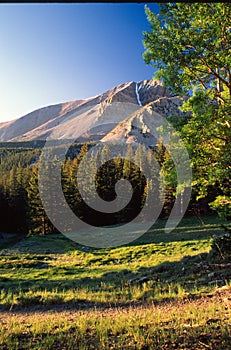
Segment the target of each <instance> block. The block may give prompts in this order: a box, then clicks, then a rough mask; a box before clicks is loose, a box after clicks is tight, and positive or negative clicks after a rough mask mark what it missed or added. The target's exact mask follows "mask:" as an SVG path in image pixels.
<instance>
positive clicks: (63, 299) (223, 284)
mask: <svg viewBox="0 0 231 350" xmlns="http://www.w3.org/2000/svg"><path fill="white" fill-rule="evenodd" d="M205 223H206V225H205V226H203V227H201V226H200V223H199V222H198V221H197V220H195V219H190V218H186V219H184V220H182V222H181V224H180V226H179V227H178V228H177V229H176V230H175V231H174V232H172V233H171V234H168V235H167V234H165V233H164V229H163V228H164V224H165V222H164V221H160V222H159V223H158V225H156V227H155V228H154V229H152V230H150V231H149V232H148V233H147V234H145V235H144V236H143V237H141V238H140V239H139V240H137V241H136V242H133V243H132V244H131V245H130V246H125V247H120V248H114V249H100V250H94V249H88V248H87V247H80V246H78V245H77V244H75V243H73V242H71V241H69V240H67V239H66V238H65V237H63V236H62V235H51V236H47V237H45V238H42V237H30V238H27V239H25V240H23V241H21V242H18V243H17V244H15V245H12V244H11V245H10V246H8V247H7V248H6V247H5V248H4V249H2V250H1V252H0V265H1V276H0V287H1V296H0V311H1V314H0V323H1V330H0V349H4V350H7V349H73V350H74V349H207V348H208V349H231V345H230V344H231V334H230V328H231V327H230V326H231V315H230V301H231V297H230V294H231V293H230V291H231V287H230V281H231V264H230V263H229V261H222V260H221V259H220V258H219V256H218V255H214V254H213V252H211V241H212V238H211V236H212V235H214V234H216V235H220V234H223V233H224V232H223V231H222V229H221V227H220V224H221V222H220V221H219V219H217V218H214V217H211V218H205ZM77 248H78V249H77ZM88 250H89V251H88Z"/></svg>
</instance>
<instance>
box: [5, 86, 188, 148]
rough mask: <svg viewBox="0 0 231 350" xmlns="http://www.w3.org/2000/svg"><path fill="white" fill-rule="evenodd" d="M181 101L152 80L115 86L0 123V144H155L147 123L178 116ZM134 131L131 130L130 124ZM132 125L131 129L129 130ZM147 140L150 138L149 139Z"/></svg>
mask: <svg viewBox="0 0 231 350" xmlns="http://www.w3.org/2000/svg"><path fill="white" fill-rule="evenodd" d="M182 102H183V99H182V98H179V97H177V96H173V95H172V94H171V93H170V92H169V91H168V90H167V89H166V88H164V87H163V86H162V84H161V83H160V82H159V81H156V80H144V81H141V82H138V83H135V82H128V83H124V84H121V85H118V86H116V87H114V88H112V89H111V90H108V91H106V92H105V93H102V94H100V95H97V96H95V97H92V98H88V99H85V100H76V101H71V102H67V103H60V104H57V105H52V106H48V107H44V108H41V109H38V110H35V111H33V112H31V113H29V114H27V115H25V116H23V117H21V118H19V119H16V120H14V121H10V122H6V123H0V141H31V140H46V139H47V138H48V137H49V138H50V139H73V138H74V139H77V140H79V141H87V140H102V141H103V142H107V141H113V140H114V141H115V140H117V141H119V140H121V139H122V138H123V139H124V138H125V139H126V142H133V141H136V140H140V141H143V136H144V135H145V134H146V137H145V142H146V143H147V142H148V143H149V142H151V143H153V142H155V140H154V138H153V137H151V138H150V137H148V130H149V127H150V123H151V124H152V125H153V123H154V124H155V125H158V124H159V122H160V115H161V116H168V115H178V116H181V115H182V112H180V111H179V106H180V105H181V104H182ZM134 123H135V125H136V127H135V128H134V125H132V124H134ZM131 125H132V126H131ZM149 136H150V135H149Z"/></svg>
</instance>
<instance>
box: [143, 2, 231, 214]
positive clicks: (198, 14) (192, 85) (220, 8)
mask: <svg viewBox="0 0 231 350" xmlns="http://www.w3.org/2000/svg"><path fill="white" fill-rule="evenodd" d="M146 14H147V19H148V21H149V22H150V25H151V31H150V32H145V33H144V46H145V48H146V51H145V52H144V54H143V57H144V60H145V62H146V63H147V64H152V65H153V67H154V68H155V69H157V71H156V73H155V76H156V78H159V79H161V80H162V81H163V83H164V85H165V86H167V87H168V88H169V89H170V90H171V91H172V92H173V93H175V94H179V95H181V96H187V101H186V102H185V103H184V104H183V107H182V109H183V110H184V111H188V112H190V113H191V117H190V118H187V119H185V125H181V126H180V127H179V125H178V130H180V133H181V135H182V137H183V139H184V141H185V142H186V144H187V147H188V150H189V153H190V157H191V163H192V168H193V171H194V181H193V186H194V189H195V191H196V192H197V194H198V198H203V197H206V196H207V195H208V190H211V188H212V189H213V191H214V193H215V192H216V195H215V198H214V202H213V204H211V206H212V207H213V208H214V209H216V210H217V211H218V213H223V215H224V213H227V212H228V210H227V205H228V206H229V207H230V201H231V194H230V188H231V186H230V172H231V165H230V164H231V158H230V157H231V156H230V154H231V152H230V151H231V149H230V147H231V146H230V141H231V117H230V115H231V4H229V3H166V4H161V5H160V13H159V14H154V13H152V12H151V11H150V9H148V8H147V7H146ZM224 206H226V209H224ZM226 217H227V215H226Z"/></svg>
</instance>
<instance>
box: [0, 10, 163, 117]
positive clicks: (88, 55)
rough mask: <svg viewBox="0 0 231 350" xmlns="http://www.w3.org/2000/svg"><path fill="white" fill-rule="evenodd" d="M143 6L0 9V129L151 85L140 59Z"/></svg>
mask: <svg viewBox="0 0 231 350" xmlns="http://www.w3.org/2000/svg"><path fill="white" fill-rule="evenodd" d="M144 5H145V3H139V4H138V3H127V4H126V3H117V4H114V3H88V4H84V3H69V4H64V3H63V4H62V3H61V4H58V3H56V4H51V3H50V4H46V3H44V4H35V3H34V4H18V5H17V4H0V47H1V54H0V67H1V74H0V99H1V103H0V122H1V121H7V120H11V119H15V118H19V117H21V116H22V115H25V114H26V113H29V112H31V111H32V110H35V109H37V108H40V107H43V106H46V105H50V104H55V103H60V102H67V101H71V100H76V99H82V98H88V97H91V96H94V95H97V94H99V93H101V92H104V91H106V90H108V89H110V88H112V87H113V86H115V85H118V84H120V83H124V82H128V81H132V80H133V81H140V80H143V79H151V78H152V77H153V72H154V70H153V68H152V67H150V66H147V65H146V64H145V63H144V61H143V58H142V53H143V52H144V47H143V43H142V38H143V35H142V31H145V30H149V24H148V21H147V19H146V15H145V12H144ZM148 7H149V8H150V9H151V10H152V11H154V12H158V5H157V4H155V3H148Z"/></svg>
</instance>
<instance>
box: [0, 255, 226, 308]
mask: <svg viewBox="0 0 231 350" xmlns="http://www.w3.org/2000/svg"><path fill="white" fill-rule="evenodd" d="M211 258H212V260H211ZM215 265H216V268H214V266H215ZM224 265H225V264H220V260H219V258H218V257H212V256H211V253H210V254H207V253H204V254H198V255H195V256H185V257H184V258H183V259H181V260H180V261H173V262H164V263H161V264H159V265H156V266H150V267H140V268H139V269H138V270H137V271H136V272H133V271H131V270H129V269H124V270H121V271H114V272H107V273H104V274H103V275H102V276H101V277H94V278H91V277H83V278H78V274H79V273H80V272H83V271H84V272H87V270H88V269H87V268H79V269H78V268H71V267H70V268H68V267H65V269H64V270H63V274H64V275H65V276H64V278H63V279H58V280H45V279H39V278H37V279H34V280H31V281H28V280H24V279H10V278H9V279H7V278H0V289H1V290H2V293H6V294H7V293H11V292H12V293H13V294H14V300H16V301H17V302H16V303H11V302H9V301H8V302H7V301H5V302H4V301H3V302H2V304H1V305H0V311H8V310H13V311H14V312H16V311H18V312H28V311H31V312H32V311H35V310H41V311H48V310H56V311H62V310H90V309H107V308H117V307H124V308H129V307H130V306H134V305H136V306H139V305H145V304H150V303H154V304H159V303H163V302H164V303H167V302H168V303H169V302H173V301H174V300H177V298H178V295H179V289H181V290H183V291H184V293H183V296H184V297H185V298H186V297H187V298H188V296H189V295H190V293H191V292H192V291H193V290H195V287H200V286H202V287H203V286H208V285H211V286H213V285H219V286H223V285H225V284H226V283H227V281H228V280H230V279H231V269H230V264H229V267H228V268H227V267H226V266H224ZM227 266H228V265H227ZM44 268H45V267H44ZM62 269H63V268H62ZM71 275H76V278H74V279H73V278H72V279H68V276H71ZM179 287H180V288H179ZM134 289H135V292H134ZM138 289H139V292H138V294H137V293H136V292H137V290H138ZM170 289H171V292H169V291H170ZM81 290H85V294H84V295H85V297H84V298H83V297H81ZM28 291H31V292H32V293H30V294H26V293H27V292H28ZM70 291H71V292H72V297H71V298H70V300H68V301H65V293H68V292H70ZM49 292H51V294H50V295H49ZM44 293H45V295H47V296H45V297H44ZM52 293H53V294H52ZM75 293H76V294H75ZM88 293H89V294H88ZM104 293H105V294H104ZM110 293H111V294H112V295H113V298H112V299H111V301H107V296H108V295H109V296H110ZM113 293H114V294H113ZM168 293H169V294H168ZM161 294H162V297H160V295H161ZM87 295H90V297H89V298H87ZM100 295H102V298H101V299H102V300H103V299H105V300H106V301H99V299H100ZM191 295H193V294H191ZM94 297H95V299H94ZM97 299H98V300H97ZM109 300H110V297H109Z"/></svg>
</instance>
